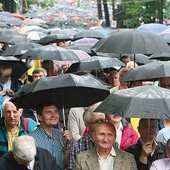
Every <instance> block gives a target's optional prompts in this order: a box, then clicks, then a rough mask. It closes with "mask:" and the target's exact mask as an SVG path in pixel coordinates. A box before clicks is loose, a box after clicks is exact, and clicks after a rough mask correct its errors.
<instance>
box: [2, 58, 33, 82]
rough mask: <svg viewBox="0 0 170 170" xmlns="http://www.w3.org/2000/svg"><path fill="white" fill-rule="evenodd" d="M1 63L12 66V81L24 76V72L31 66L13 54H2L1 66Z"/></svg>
mask: <svg viewBox="0 0 170 170" xmlns="http://www.w3.org/2000/svg"><path fill="white" fill-rule="evenodd" d="M1 65H10V66H11V67H12V75H11V79H12V81H16V80H18V79H19V78H20V77H21V76H22V74H23V73H25V72H26V71H27V70H28V69H29V68H30V67H29V66H28V65H26V64H25V63H24V62H22V61H21V60H19V59H18V58H16V57H13V56H10V57H4V56H0V66H1Z"/></svg>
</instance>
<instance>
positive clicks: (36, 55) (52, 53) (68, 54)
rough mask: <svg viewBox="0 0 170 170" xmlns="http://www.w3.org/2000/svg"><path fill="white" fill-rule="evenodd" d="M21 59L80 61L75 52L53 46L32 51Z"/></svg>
mask: <svg viewBox="0 0 170 170" xmlns="http://www.w3.org/2000/svg"><path fill="white" fill-rule="evenodd" d="M21 59H28V60H36V59H37V60H38V59H41V60H59V61H80V59H79V58H78V56H77V55H76V54H75V53H74V52H73V51H71V50H68V49H65V48H62V47H58V46H53V45H46V46H42V47H38V48H33V49H30V50H28V51H27V52H26V53H25V54H24V55H23V56H22V57H21Z"/></svg>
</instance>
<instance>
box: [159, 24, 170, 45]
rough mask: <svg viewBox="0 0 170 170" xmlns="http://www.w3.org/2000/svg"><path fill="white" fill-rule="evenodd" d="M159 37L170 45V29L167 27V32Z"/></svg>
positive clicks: (161, 33) (163, 32)
mask: <svg viewBox="0 0 170 170" xmlns="http://www.w3.org/2000/svg"><path fill="white" fill-rule="evenodd" d="M159 35H160V36H161V37H162V38H163V39H164V40H165V41H166V42H167V43H170V28H169V27H167V29H166V30H164V31H162V32H160V33H159Z"/></svg>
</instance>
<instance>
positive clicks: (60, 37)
mask: <svg viewBox="0 0 170 170" xmlns="http://www.w3.org/2000/svg"><path fill="white" fill-rule="evenodd" d="M69 40H72V38H71V37H69V36H68V35H66V34H50V35H47V36H45V37H43V38H41V39H40V41H38V43H40V44H44V45H46V44H49V43H55V42H62V41H69Z"/></svg>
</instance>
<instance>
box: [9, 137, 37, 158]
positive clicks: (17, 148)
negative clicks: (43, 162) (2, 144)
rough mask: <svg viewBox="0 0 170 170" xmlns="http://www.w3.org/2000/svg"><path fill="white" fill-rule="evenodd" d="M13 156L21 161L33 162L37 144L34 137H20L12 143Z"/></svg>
mask: <svg viewBox="0 0 170 170" xmlns="http://www.w3.org/2000/svg"><path fill="white" fill-rule="evenodd" d="M12 145H13V154H14V156H17V157H18V158H19V159H22V160H26V161H32V160H33V159H34V158H35V155H36V144H35V140H34V138H33V137H31V136H28V135H23V136H19V137H17V138H16V139H14V140H13V142H12Z"/></svg>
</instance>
